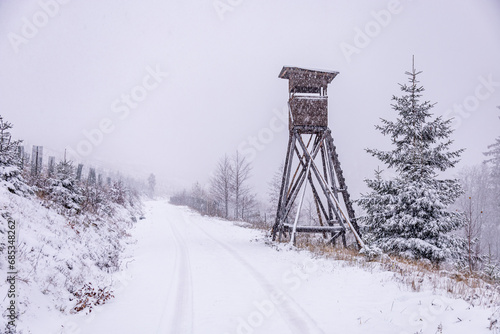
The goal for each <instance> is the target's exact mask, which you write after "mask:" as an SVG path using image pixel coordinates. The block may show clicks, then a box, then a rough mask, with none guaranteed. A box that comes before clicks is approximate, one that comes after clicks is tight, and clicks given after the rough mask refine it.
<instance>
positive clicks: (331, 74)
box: [279, 66, 339, 94]
mask: <svg viewBox="0 0 500 334" xmlns="http://www.w3.org/2000/svg"><path fill="white" fill-rule="evenodd" d="M337 74H339V72H336V71H324V70H313V69H306V68H300V67H289V66H283V69H282V70H281V72H280V74H279V78H281V79H288V80H289V90H290V93H308V94H317V93H320V92H322V91H324V92H326V88H327V86H328V84H329V83H330V82H332V80H333V79H334V78H335V77H336V76H337Z"/></svg>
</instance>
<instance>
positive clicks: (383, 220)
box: [357, 68, 464, 263]
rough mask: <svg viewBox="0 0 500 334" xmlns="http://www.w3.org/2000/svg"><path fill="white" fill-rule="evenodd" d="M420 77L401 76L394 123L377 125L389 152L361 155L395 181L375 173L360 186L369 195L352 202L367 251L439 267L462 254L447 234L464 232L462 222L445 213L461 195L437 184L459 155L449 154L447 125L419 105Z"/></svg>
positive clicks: (450, 183) (450, 185)
mask: <svg viewBox="0 0 500 334" xmlns="http://www.w3.org/2000/svg"><path fill="white" fill-rule="evenodd" d="M420 73H421V72H416V71H415V69H414V68H413V69H412V71H411V72H406V74H407V75H408V76H409V84H403V85H400V86H401V91H402V92H403V95H402V96H400V97H396V96H393V98H392V100H393V101H394V103H393V104H392V108H393V109H394V111H396V112H397V113H398V117H397V119H396V120H395V121H390V120H385V119H382V120H381V121H382V124H381V125H377V126H376V128H377V129H378V130H380V132H381V133H382V134H383V135H385V136H389V137H390V138H391V142H392V145H393V149H392V150H389V151H381V150H378V149H367V150H366V151H367V152H368V153H370V154H371V155H372V156H374V157H376V158H378V159H379V160H380V161H382V162H383V163H384V164H385V165H386V166H387V167H388V168H393V169H394V170H395V171H396V173H397V176H396V177H395V178H394V179H391V180H383V179H382V172H381V171H380V170H379V171H377V172H376V177H375V179H373V180H365V182H366V184H367V185H368V187H369V188H370V189H371V192H369V193H368V194H364V195H362V197H361V198H360V199H359V200H358V201H357V202H358V204H359V205H360V206H361V207H362V208H363V209H364V210H365V211H366V215H365V216H364V217H362V218H361V223H362V225H363V227H364V230H365V232H364V237H365V239H366V242H367V243H368V244H369V245H370V246H371V247H372V248H380V249H381V250H382V251H384V252H387V253H390V254H397V255H401V256H404V257H408V258H414V259H421V258H423V259H429V260H431V261H432V262H433V263H440V262H442V261H444V260H446V259H451V258H459V257H461V256H462V254H463V246H464V240H463V239H462V238H460V237H458V236H456V235H455V234H453V233H451V232H453V231H456V230H458V229H459V228H461V227H462V226H463V224H464V217H463V216H462V215H461V214H460V213H457V212H450V211H448V210H447V208H448V206H449V205H450V204H452V203H453V202H454V201H455V200H456V199H457V198H458V197H459V196H460V195H461V194H462V189H461V186H460V183H459V182H458V181H457V180H449V179H448V180H439V179H438V178H437V177H438V172H441V171H445V170H446V169H448V168H451V167H454V166H455V164H456V163H457V162H458V160H459V157H460V154H461V153H462V151H463V150H457V151H451V150H450V145H451V144H452V143H453V141H452V140H451V139H450V135H451V134H452V132H453V131H452V129H451V128H450V120H443V119H442V118H441V117H437V118H435V119H431V118H432V114H431V112H430V109H431V108H432V107H433V106H434V104H432V103H430V102H429V101H424V102H421V101H420V98H421V96H422V92H423V91H424V88H423V87H422V86H420V85H419V81H418V80H417V76H418V75H419V74H420Z"/></svg>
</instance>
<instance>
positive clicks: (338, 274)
mask: <svg viewBox="0 0 500 334" xmlns="http://www.w3.org/2000/svg"><path fill="white" fill-rule="evenodd" d="M132 233H133V234H134V236H135V237H136V238H137V239H138V243H137V245H136V246H135V250H134V257H133V261H132V262H131V263H130V264H129V265H128V270H127V271H126V272H125V273H124V274H123V275H119V277H118V280H119V281H118V282H117V283H118V284H117V287H118V289H117V291H116V292H115V296H116V298H115V299H113V300H112V301H110V302H109V303H108V304H106V305H104V306H102V307H99V308H97V309H96V311H95V312H93V313H94V314H92V315H90V316H83V315H77V316H71V324H70V325H68V324H66V326H65V327H63V330H62V331H61V332H62V333H72V334H73V333H75V334H76V333H95V334H98V333H120V334H127V333H131V334H136V333H175V334H180V333H187V334H189V333H200V334H212V333H214V334H233V333H238V334H250V333H276V334H281V333H283V334H286V333H294V334H299V333H300V334H307V333H310V334H316V333H318V334H319V333H327V334H330V333H415V332H418V331H419V330H421V329H422V330H423V333H436V331H437V330H438V326H440V325H441V327H442V329H443V331H442V332H443V333H471V332H473V333H482V332H484V333H491V332H489V331H487V329H486V327H487V326H488V322H487V314H490V313H491V312H488V311H486V310H473V311H471V310H467V306H468V305H467V303H465V302H463V301H460V300H452V299H448V298H446V297H442V296H437V295H433V294H432V293H431V292H419V293H415V292H410V291H408V290H409V289H408V288H406V287H404V286H400V285H398V284H397V283H395V282H394V281H392V280H391V279H390V276H391V275H392V274H391V273H384V272H374V273H370V272H368V271H366V270H363V269H359V268H355V267H349V266H342V265H341V264H340V263H338V262H334V261H330V260H322V259H313V258H312V257H311V255H310V254H309V253H307V252H298V251H296V250H286V249H285V248H281V251H277V250H276V248H273V247H269V245H266V243H265V242H264V241H263V238H262V234H261V232H259V231H255V230H251V229H247V228H242V227H239V226H235V225H234V224H233V223H231V222H226V221H221V220H218V219H212V218H206V217H201V216H199V215H198V214H196V213H194V212H191V211H190V210H188V209H187V208H184V207H175V206H172V205H170V204H168V203H167V202H166V201H155V202H149V203H147V219H146V220H143V221H140V222H139V223H138V224H137V227H136V228H135V229H134V230H133V232H132ZM457 318H460V321H458V320H457ZM61 332H59V333H61Z"/></svg>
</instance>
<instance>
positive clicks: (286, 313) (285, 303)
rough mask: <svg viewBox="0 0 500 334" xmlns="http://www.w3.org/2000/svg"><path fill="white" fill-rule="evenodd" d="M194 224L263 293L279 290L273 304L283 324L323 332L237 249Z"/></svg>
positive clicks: (303, 333)
mask: <svg viewBox="0 0 500 334" xmlns="http://www.w3.org/2000/svg"><path fill="white" fill-rule="evenodd" d="M192 225H194V226H196V227H197V228H198V229H199V230H200V231H201V232H203V233H204V234H205V235H206V236H207V237H209V238H210V239H212V240H213V241H214V242H215V243H217V244H218V245H219V246H220V247H222V248H223V249H224V250H226V252H227V253H229V255H231V256H232V257H233V258H234V259H235V260H236V261H237V262H239V263H240V265H242V266H243V267H244V268H245V269H247V271H248V272H249V273H250V274H251V275H252V277H253V278H254V279H255V281H257V283H258V284H259V285H260V286H261V288H262V289H263V290H264V291H265V293H266V294H267V295H268V296H269V297H270V296H272V295H273V294H274V293H275V292H277V291H280V293H282V294H283V295H284V296H285V298H284V300H282V301H281V302H280V303H276V304H274V305H275V307H276V310H277V311H278V313H279V314H280V315H281V317H282V318H284V322H285V324H286V325H287V326H288V327H289V329H290V330H291V332H292V333H294V334H325V332H324V331H323V330H322V329H321V328H320V327H319V326H318V324H317V323H316V321H315V320H314V319H313V318H312V317H311V316H310V315H309V314H308V313H307V312H306V311H305V310H304V309H303V308H302V307H301V306H300V305H299V304H298V303H297V302H296V301H295V300H294V299H293V298H292V297H291V296H290V295H288V294H287V293H286V292H284V291H283V290H281V289H277V288H276V287H275V286H274V285H273V284H271V283H270V282H269V281H268V280H267V279H266V277H265V276H264V275H263V274H262V273H260V272H259V271H258V270H257V269H255V267H253V266H252V265H251V264H250V263H248V262H247V261H246V260H245V259H244V258H243V257H242V256H241V255H240V254H239V253H238V252H237V251H235V250H234V249H233V248H231V247H230V246H229V245H227V244H225V243H224V242H222V241H220V240H218V239H217V238H215V237H213V236H212V235H211V234H210V233H208V232H207V231H205V229H203V228H202V227H200V226H198V225H197V224H192Z"/></svg>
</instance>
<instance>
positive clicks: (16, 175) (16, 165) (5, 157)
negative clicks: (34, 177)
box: [0, 116, 26, 193]
mask: <svg viewBox="0 0 500 334" xmlns="http://www.w3.org/2000/svg"><path fill="white" fill-rule="evenodd" d="M10 129H12V124H11V123H9V122H7V121H4V119H3V117H2V116H0V183H4V185H5V186H6V187H7V189H8V190H9V191H10V192H12V193H15V192H16V191H18V190H23V189H25V188H26V186H25V184H24V182H23V181H22V180H21V166H20V157H19V153H18V147H19V145H21V142H22V141H21V140H12V136H11V134H10V131H9V130H10Z"/></svg>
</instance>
